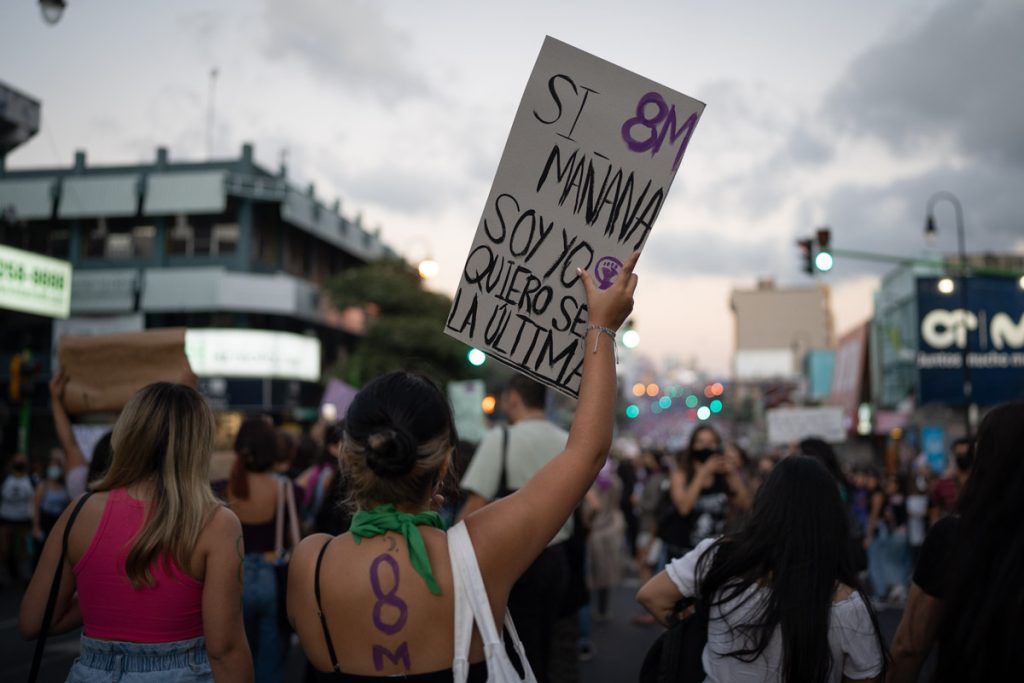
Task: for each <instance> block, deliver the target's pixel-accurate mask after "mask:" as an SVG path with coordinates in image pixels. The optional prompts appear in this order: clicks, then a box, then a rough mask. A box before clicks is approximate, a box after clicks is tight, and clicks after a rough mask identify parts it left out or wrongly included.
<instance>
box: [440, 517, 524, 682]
mask: <svg viewBox="0 0 1024 683" xmlns="http://www.w3.org/2000/svg"><path fill="white" fill-rule="evenodd" d="M448 555H449V557H450V559H451V564H452V579H453V582H454V584H455V587H456V588H455V597H456V605H455V615H456V633H455V638H456V651H455V652H456V662H455V663H453V667H452V668H453V670H455V667H456V665H458V664H459V662H458V658H459V657H460V656H461V655H462V652H461V650H460V649H458V648H461V647H466V649H467V650H468V645H464V644H463V642H462V638H464V637H467V636H465V635H464V634H465V633H466V631H467V630H468V638H472V627H471V625H470V627H469V628H468V629H467V627H466V626H464V625H463V623H465V622H466V621H468V619H466V618H465V616H463V617H462V622H460V616H459V615H460V612H461V613H462V614H463V615H469V614H471V615H472V618H473V620H475V621H476V626H477V630H478V631H479V632H480V637H481V639H482V640H483V643H484V653H485V655H486V657H487V672H488V681H490V682H492V683H512V682H513V681H524V682H525V683H536V681H537V679H536V677H535V676H534V675H533V670H532V669H530V663H529V661H528V660H527V659H526V651H525V650H524V649H523V644H522V642H521V641H520V640H519V634H518V633H517V632H516V627H515V625H514V624H513V623H512V615H511V614H509V612H508V610H505V628H506V629H507V630H508V634H509V637H510V639H511V640H512V646H513V647H514V648H515V651H516V653H517V654H518V655H519V659H520V661H521V662H522V664H523V668H524V669H525V674H526V677H525V678H522V679H520V678H519V675H518V674H517V673H516V671H515V668H514V667H513V666H512V662H511V661H510V660H509V658H508V653H507V652H506V651H505V642H504V640H502V638H501V634H500V633H498V629H497V627H496V626H495V624H494V616H493V614H492V613H491V603H490V601H489V600H488V599H487V590H486V588H485V587H484V580H483V577H482V576H481V575H480V565H479V564H478V563H477V560H476V553H475V551H474V550H473V541H472V539H471V538H470V537H469V530H468V529H467V528H466V524H465V523H464V522H460V523H459V524H456V525H455V526H454V527H452V528H451V529H449V530H448ZM460 595H461V598H460ZM460 603H461V604H460ZM463 605H468V608H469V609H468V610H467V609H466V607H465V606H463ZM459 629H462V632H461V633H460V631H459ZM467 655H468V652H467ZM463 666H465V665H463ZM454 680H455V683H464V681H465V677H463V678H458V677H456V678H455V679H454Z"/></svg>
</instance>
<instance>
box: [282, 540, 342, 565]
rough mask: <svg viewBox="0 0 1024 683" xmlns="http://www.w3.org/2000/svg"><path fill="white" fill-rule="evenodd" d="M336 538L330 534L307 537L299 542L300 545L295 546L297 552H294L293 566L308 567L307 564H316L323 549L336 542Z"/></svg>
mask: <svg viewBox="0 0 1024 683" xmlns="http://www.w3.org/2000/svg"><path fill="white" fill-rule="evenodd" d="M334 538H335V537H334V536H331V535H330V534H312V535H311V536H306V537H305V538H304V539H302V540H301V541H299V544H298V545H297V546H295V550H294V551H292V559H291V564H292V565H293V566H294V565H296V564H298V565H301V566H306V565H307V564H309V565H312V563H313V562H316V557H317V555H318V554H319V553H320V550H322V549H323V547H324V546H325V545H327V544H328V543H330V542H331V541H333V540H334Z"/></svg>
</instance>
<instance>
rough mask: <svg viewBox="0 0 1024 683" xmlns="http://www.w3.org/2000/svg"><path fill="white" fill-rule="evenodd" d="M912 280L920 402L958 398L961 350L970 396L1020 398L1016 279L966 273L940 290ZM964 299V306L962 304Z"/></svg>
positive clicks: (1020, 298)
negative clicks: (944, 290) (963, 280)
mask: <svg viewBox="0 0 1024 683" xmlns="http://www.w3.org/2000/svg"><path fill="white" fill-rule="evenodd" d="M938 285H939V278H934V277H922V278H918V280H917V315H918V348H917V369H918V373H919V380H920V381H919V387H920V399H919V400H920V403H922V404H926V403H941V404H947V405H962V404H963V388H964V387H963V385H964V379H965V377H964V374H965V373H964V370H963V363H964V358H965V356H966V360H967V367H968V368H969V369H970V379H971V386H972V394H973V400H974V402H975V403H978V404H981V405H992V404H995V403H1002V402H1003V401H1009V400H1013V399H1018V398H1024V289H1022V288H1021V286H1020V284H1019V282H1018V281H1017V280H1016V279H1011V278H997V277H977V276H975V277H969V278H966V292H965V293H961V291H960V282H959V281H956V282H955V288H954V290H953V291H952V292H951V293H948V294H945V293H942V292H940V291H939V287H938ZM964 299H966V306H965V305H964Z"/></svg>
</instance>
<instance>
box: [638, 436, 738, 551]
mask: <svg viewBox="0 0 1024 683" xmlns="http://www.w3.org/2000/svg"><path fill="white" fill-rule="evenodd" d="M675 465H676V466H675V467H674V468H673V469H672V470H671V471H670V473H669V481H670V483H671V486H670V488H669V492H668V493H669V495H668V499H667V500H666V502H671V505H664V506H663V510H662V511H661V513H660V514H659V515H658V537H659V538H661V539H662V540H663V541H664V542H665V544H666V546H667V551H668V558H669V559H672V558H676V557H681V556H682V555H683V554H685V553H686V552H688V551H690V550H692V549H693V548H695V547H697V544H698V543H700V542H701V541H703V540H704V539H706V538H713V537H715V536H719V535H720V534H722V532H724V531H725V526H726V521H727V520H728V519H729V518H730V517H731V516H734V515H735V514H736V513H737V512H740V511H743V510H746V509H748V508H749V507H750V495H749V493H748V492H747V486H746V483H745V482H744V481H743V480H742V478H741V477H740V474H739V469H738V466H737V463H736V461H735V460H733V459H731V458H727V457H726V456H725V454H724V453H723V450H722V437H720V436H719V435H718V432H716V431H715V430H714V428H713V427H711V426H710V425H706V424H705V425H700V426H699V427H697V428H696V429H694V430H693V432H692V433H691V434H690V443H689V446H688V447H687V449H686V450H685V451H683V452H682V453H680V454H679V455H678V456H677V458H676V462H675Z"/></svg>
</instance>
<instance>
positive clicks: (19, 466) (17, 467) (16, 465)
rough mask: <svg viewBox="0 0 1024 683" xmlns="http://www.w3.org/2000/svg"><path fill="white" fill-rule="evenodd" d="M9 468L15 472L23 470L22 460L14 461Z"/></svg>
mask: <svg viewBox="0 0 1024 683" xmlns="http://www.w3.org/2000/svg"><path fill="white" fill-rule="evenodd" d="M11 469H13V470H14V471H15V472H24V471H25V463H23V462H16V463H14V465H12V466H11Z"/></svg>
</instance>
